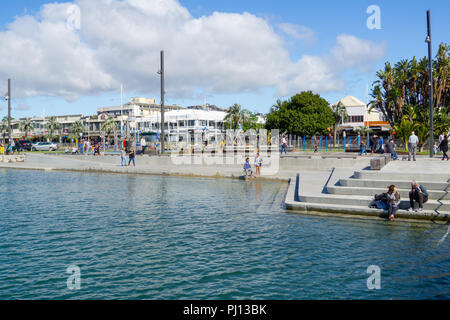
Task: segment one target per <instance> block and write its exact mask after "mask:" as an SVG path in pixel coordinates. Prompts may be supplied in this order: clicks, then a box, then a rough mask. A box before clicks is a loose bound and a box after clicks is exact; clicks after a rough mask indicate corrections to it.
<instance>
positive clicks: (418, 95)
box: [369, 43, 450, 127]
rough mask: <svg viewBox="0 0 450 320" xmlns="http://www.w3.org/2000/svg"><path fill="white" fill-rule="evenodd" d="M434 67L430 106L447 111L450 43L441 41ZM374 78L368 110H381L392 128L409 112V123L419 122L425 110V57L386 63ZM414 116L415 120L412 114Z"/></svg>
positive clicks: (448, 107)
mask: <svg viewBox="0 0 450 320" xmlns="http://www.w3.org/2000/svg"><path fill="white" fill-rule="evenodd" d="M432 67H433V78H434V79H433V80H434V81H433V109H434V112H436V113H439V112H440V111H441V110H442V109H443V110H444V112H445V113H447V114H448V113H450V73H449V70H450V46H449V45H447V44H445V43H441V45H440V46H439V49H438V53H437V54H436V57H435V58H434V59H433V61H432ZM376 76H377V80H376V81H375V82H374V83H373V88H372V91H371V97H372V101H371V102H370V103H369V107H370V108H371V109H373V108H375V109H377V110H380V111H381V113H382V114H383V115H384V116H385V118H386V119H387V121H389V123H390V124H391V127H395V126H396V125H399V124H400V123H401V122H402V121H403V120H404V119H403V116H404V115H408V120H409V121H410V122H421V121H423V120H424V119H423V117H422V119H421V117H420V115H421V114H423V112H424V111H427V110H428V104H429V88H430V81H429V72H428V59H427V58H425V57H424V58H422V59H420V60H419V61H417V59H416V58H415V57H413V59H412V60H407V59H403V60H400V61H399V62H397V63H396V64H395V66H394V67H392V66H391V64H390V63H389V62H386V63H385V66H384V69H382V70H380V71H378V72H377V74H376ZM415 114H416V115H417V118H416V119H414V115H415Z"/></svg>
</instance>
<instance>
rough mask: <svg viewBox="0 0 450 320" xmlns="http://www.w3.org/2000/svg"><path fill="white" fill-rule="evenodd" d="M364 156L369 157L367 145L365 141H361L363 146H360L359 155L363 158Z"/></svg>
mask: <svg viewBox="0 0 450 320" xmlns="http://www.w3.org/2000/svg"><path fill="white" fill-rule="evenodd" d="M363 154H365V155H366V156H367V151H366V145H365V143H364V141H361V144H360V145H359V155H360V156H362V155H363Z"/></svg>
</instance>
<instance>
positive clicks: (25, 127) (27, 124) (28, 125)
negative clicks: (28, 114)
mask: <svg viewBox="0 0 450 320" xmlns="http://www.w3.org/2000/svg"><path fill="white" fill-rule="evenodd" d="M33 129H34V127H33V122H32V121H31V119H28V118H27V119H25V120H23V121H21V122H20V124H19V130H20V131H24V132H25V139H26V138H27V137H28V133H29V132H30V131H31V130H33Z"/></svg>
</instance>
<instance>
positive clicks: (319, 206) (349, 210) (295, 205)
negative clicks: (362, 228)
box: [286, 202, 450, 221]
mask: <svg viewBox="0 0 450 320" xmlns="http://www.w3.org/2000/svg"><path fill="white" fill-rule="evenodd" d="M286 208H287V209H288V210H297V211H302V212H325V213H339V214H346V215H360V216H361V215H365V216H373V217H384V218H387V212H386V211H383V210H381V209H373V208H369V207H365V206H355V205H353V206H348V205H339V204H328V203H312V202H286ZM396 218H401V219H418V220H434V221H449V220H450V211H440V212H439V214H437V213H436V212H435V211H433V210H423V211H422V212H409V211H407V210H398V211H397V214H396Z"/></svg>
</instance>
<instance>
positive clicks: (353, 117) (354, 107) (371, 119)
mask: <svg viewBox="0 0 450 320" xmlns="http://www.w3.org/2000/svg"><path fill="white" fill-rule="evenodd" d="M339 102H341V103H342V104H343V105H344V106H345V108H346V109H347V114H348V121H346V122H343V123H341V125H340V126H339V127H340V129H343V130H346V129H347V130H354V129H355V128H358V127H363V126H366V127H370V128H372V129H374V130H379V131H389V128H390V126H389V123H388V122H386V121H384V117H383V115H382V114H381V112H380V111H378V110H375V109H372V110H369V107H368V106H367V105H366V104H365V103H364V102H362V101H361V100H359V99H357V98H355V97H353V96H347V97H345V98H343V99H341V100H339V101H337V102H336V103H334V104H333V106H334V105H337V104H338V103H339Z"/></svg>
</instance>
